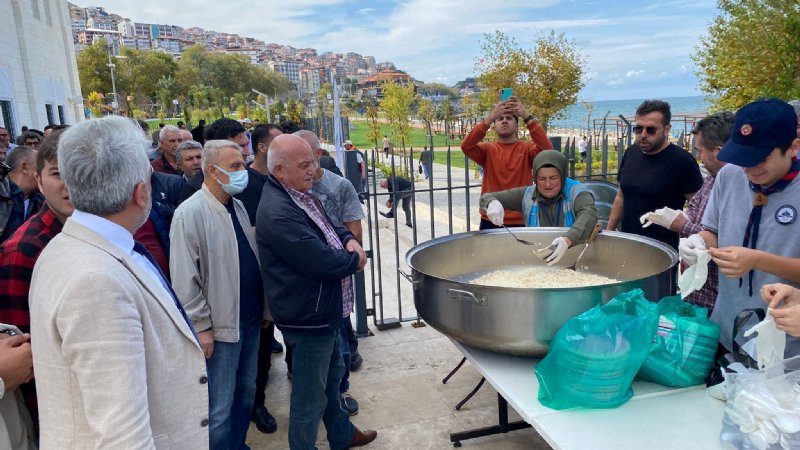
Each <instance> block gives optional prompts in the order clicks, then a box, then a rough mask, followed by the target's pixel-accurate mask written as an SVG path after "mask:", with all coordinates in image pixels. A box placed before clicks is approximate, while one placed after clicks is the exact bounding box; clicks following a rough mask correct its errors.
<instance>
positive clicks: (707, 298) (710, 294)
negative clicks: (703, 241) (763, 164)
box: [678, 175, 719, 313]
mask: <svg viewBox="0 0 800 450" xmlns="http://www.w3.org/2000/svg"><path fill="white" fill-rule="evenodd" d="M713 187H714V177H713V176H711V175H709V176H708V177H706V179H705V180H704V181H703V186H702V187H700V190H699V191H697V193H696V194H694V196H693V197H692V199H691V200H689V206H688V207H687V208H686V216H687V217H688V220H687V221H686V223H685V224H684V225H683V228H681V230H680V231H679V233H678V234H680V236H681V237H688V236H690V235H692V234H695V233H699V232H700V231H702V230H703V227H702V225H701V223H700V222H701V221H702V220H703V212H704V211H705V210H706V205H707V204H708V199H709V197H711V189H712V188H713ZM718 284H719V270H718V269H717V265H716V264H714V262H713V261H711V262H709V263H708V279H707V280H706V284H705V285H704V286H703V288H702V289H700V290H699V291H695V292H692V293H691V294H689V296H688V297H686V299H685V300H686V301H687V302H689V303H693V304H695V305H699V306H702V307H704V308H708V312H709V313H711V310H712V309H714V303H715V302H716V301H717V286H718Z"/></svg>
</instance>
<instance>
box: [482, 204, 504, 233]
mask: <svg viewBox="0 0 800 450" xmlns="http://www.w3.org/2000/svg"><path fill="white" fill-rule="evenodd" d="M505 215H506V210H505V209H504V208H503V205H501V204H500V202H499V201H497V200H492V201H490V202H489V204H488V205H486V217H488V218H489V221H490V222H492V223H493V224H495V225H497V226H498V227H500V226H503V217H505Z"/></svg>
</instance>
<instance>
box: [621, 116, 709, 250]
mask: <svg viewBox="0 0 800 450" xmlns="http://www.w3.org/2000/svg"><path fill="white" fill-rule="evenodd" d="M671 118H672V114H671V112H670V107H669V103H667V102H664V101H661V100H646V101H644V102H643V103H642V104H641V105H639V107H638V108H637V109H636V117H635V120H636V125H635V126H634V127H633V132H634V134H635V135H636V142H635V143H634V144H633V145H631V146H630V147H628V149H627V150H626V151H625V155H624V156H623V157H622V162H621V163H620V165H619V171H618V174H617V180H618V181H619V187H620V188H619V190H618V191H617V197H616V198H615V199H614V204H613V206H612V207H611V215H610V217H609V218H608V227H607V228H608V229H609V230H616V229H617V226H618V225H620V229H621V231H624V232H626V233H633V234H638V235H641V236H646V237H650V238H653V239H657V240H659V241H661V242H664V243H665V244H667V245H669V246H671V247H672V248H674V249H676V250H677V249H678V233H677V232H675V231H672V230H670V229H668V228H663V227H647V228H645V227H643V226H642V223H641V222H640V221H639V218H640V217H641V216H642V215H644V214H645V213H648V212H650V211H654V210H656V209H659V208H664V207H668V208H672V209H676V210H682V209H683V205H684V204H685V203H686V201H687V200H689V199H691V198H692V196H693V195H694V193H695V192H697V191H698V190H699V189H700V187H701V186H702V185H703V176H702V175H701V174H700V167H699V166H698V164H697V161H695V160H694V158H693V157H692V155H691V154H689V152H687V151H685V150H684V149H682V148H680V147H678V146H677V145H675V144H671V143H670V142H669V133H670V130H671V129H672V126H671V125H670V119H671Z"/></svg>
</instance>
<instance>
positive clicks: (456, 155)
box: [433, 145, 477, 169]
mask: <svg viewBox="0 0 800 450" xmlns="http://www.w3.org/2000/svg"><path fill="white" fill-rule="evenodd" d="M465 159H466V158H465V157H464V153H463V152H462V151H461V148H460V147H459V146H457V145H455V146H453V145H451V146H450V165H451V166H452V167H464V160H465ZM433 162H435V163H438V164H447V151H446V150H439V151H435V152H433ZM469 167H470V169H475V168H476V167H477V164H475V163H474V162H472V161H470V163H469Z"/></svg>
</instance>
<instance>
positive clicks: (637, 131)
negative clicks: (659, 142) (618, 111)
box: [633, 125, 660, 136]
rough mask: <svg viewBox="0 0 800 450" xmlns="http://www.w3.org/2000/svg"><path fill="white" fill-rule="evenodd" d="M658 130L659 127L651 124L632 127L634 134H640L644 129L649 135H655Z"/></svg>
mask: <svg viewBox="0 0 800 450" xmlns="http://www.w3.org/2000/svg"><path fill="white" fill-rule="evenodd" d="M658 130H660V128H659V127H653V126H650V127H643V126H641V125H636V126H634V127H633V132H634V133H635V134H642V132H643V131H646V132H647V134H649V135H651V136H652V135H655V134H656V133H657V132H658Z"/></svg>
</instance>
